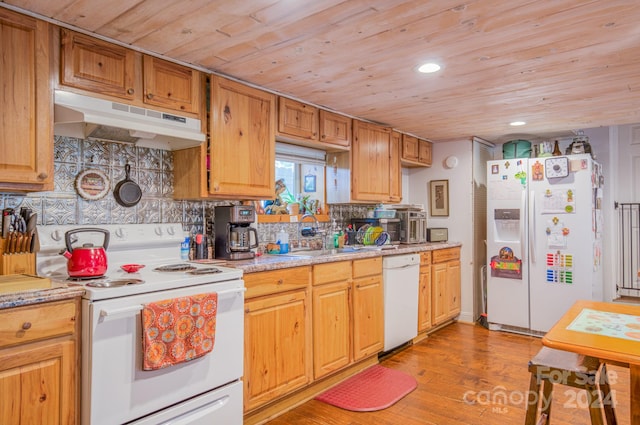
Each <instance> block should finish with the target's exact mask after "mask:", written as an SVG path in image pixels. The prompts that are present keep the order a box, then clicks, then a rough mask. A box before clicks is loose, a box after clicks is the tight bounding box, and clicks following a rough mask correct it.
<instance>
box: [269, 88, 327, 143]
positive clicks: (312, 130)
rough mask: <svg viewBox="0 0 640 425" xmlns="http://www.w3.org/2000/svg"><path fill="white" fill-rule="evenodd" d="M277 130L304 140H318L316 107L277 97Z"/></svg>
mask: <svg viewBox="0 0 640 425" xmlns="http://www.w3.org/2000/svg"><path fill="white" fill-rule="evenodd" d="M278 132H279V133H282V134H285V135H288V136H294V137H297V138H301V139H305V140H318V108H316V107H315V106H311V105H307V104H305V103H302V102H298V101H295V100H292V99H287V98H286V97H279V98H278Z"/></svg>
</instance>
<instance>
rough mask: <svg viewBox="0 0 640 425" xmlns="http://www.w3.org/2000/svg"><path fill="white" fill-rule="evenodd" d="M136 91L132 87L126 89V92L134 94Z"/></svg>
mask: <svg viewBox="0 0 640 425" xmlns="http://www.w3.org/2000/svg"><path fill="white" fill-rule="evenodd" d="M135 92H136V91H135V90H134V89H127V94H129V95H131V94H134V93H135Z"/></svg>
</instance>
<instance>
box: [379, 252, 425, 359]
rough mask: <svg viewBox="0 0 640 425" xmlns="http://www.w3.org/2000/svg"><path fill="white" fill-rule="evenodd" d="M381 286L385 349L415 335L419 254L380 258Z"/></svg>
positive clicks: (416, 327)
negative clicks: (382, 290) (382, 289)
mask: <svg viewBox="0 0 640 425" xmlns="http://www.w3.org/2000/svg"><path fill="white" fill-rule="evenodd" d="M382 279H383V285H384V348H383V350H384V351H389V350H392V349H394V348H396V347H398V346H399V345H402V344H404V343H405V342H407V341H409V340H411V339H413V338H415V337H416V336H417V335H418V292H419V286H420V283H419V280H420V255H419V254H407V255H393V256H387V257H383V259H382Z"/></svg>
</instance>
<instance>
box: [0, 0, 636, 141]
mask: <svg viewBox="0 0 640 425" xmlns="http://www.w3.org/2000/svg"><path fill="white" fill-rule="evenodd" d="M4 2H5V3H6V4H9V5H12V6H15V7H18V8H20V9H23V10H26V11H31V12H33V13H35V14H38V15H41V16H43V17H46V18H51V19H53V20H55V21H58V22H60V23H65V24H68V25H71V26H73V27H76V28H80V29H83V30H86V31H88V32H90V33H95V34H99V35H102V36H104V37H107V38H109V39H113V40H118V41H120V42H122V43H126V44H130V45H132V46H135V47H136V48H139V49H142V50H145V51H148V52H153V53H155V54H157V55H159V56H162V57H168V58H173V59H175V60H177V61H180V62H183V63H189V64H193V65H195V66H197V67H199V68H204V69H208V70H211V71H213V72H216V73H220V74H224V75H230V76H233V77H235V78H237V79H240V80H243V81H246V82H249V83H251V84H255V85H258V86H261V87H264V88H267V89H269V90H272V91H275V92H277V93H280V94H282V95H285V96H290V97H294V98H297V99H300V100H304V101H307V102H310V103H314V104H316V105H320V106H323V107H327V108H330V109H334V110H337V111H340V112H344V113H347V114H349V115H353V116H356V117H361V118H365V119H368V120H372V121H376V122H381V123H384V124H387V125H390V126H392V127H394V128H397V129H399V130H401V131H404V132H408V133H412V134H414V135H417V136H420V137H425V138H428V139H431V140H433V141H447V140H452V139H460V138H468V137H469V136H472V135H473V136H479V137H482V138H484V139H487V140H491V141H496V142H501V141H505V140H510V139H513V138H518V137H525V138H526V137H528V138H529V139H536V140H543V139H545V138H553V137H558V135H567V134H571V132H572V130H578V129H586V128H592V127H598V126H607V125H615V124H628V123H636V122H640V25H639V24H638V22H640V7H639V6H638V2H637V1H636V0H602V1H594V0H509V1H505V0H428V1H427V0H413V1H411V0H322V1H318V0H251V1H222V0H213V1H212V0H190V1H177V0H110V1H109V2H108V6H106V4H105V2H104V1H102V0H56V1H41V0H5V1H4ZM428 60H430V61H437V62H438V63H440V64H441V65H442V67H443V68H442V70H441V71H440V72H438V73H435V74H419V73H417V72H416V68H417V66H418V65H420V64H421V63H423V62H424V61H428ZM513 120H523V121H526V122H527V123H528V124H527V125H526V126H525V127H519V128H518V130H516V131H514V128H513V127H509V125H508V123H509V122H510V121H513Z"/></svg>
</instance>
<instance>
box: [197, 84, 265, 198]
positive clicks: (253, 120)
mask: <svg viewBox="0 0 640 425" xmlns="http://www.w3.org/2000/svg"><path fill="white" fill-rule="evenodd" d="M210 155H211V160H210V162H211V170H210V177H209V179H210V181H209V191H210V192H211V193H212V194H213V195H215V196H216V197H225V199H272V198H273V196H274V193H275V96H274V95H272V94H270V93H267V92H264V91H262V90H258V89H255V88H252V87H249V86H245V85H243V84H240V83H237V82H235V81H231V80H227V79H225V78H222V77H217V76H214V77H212V84H211V145H210Z"/></svg>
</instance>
